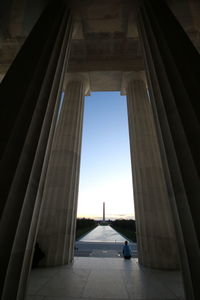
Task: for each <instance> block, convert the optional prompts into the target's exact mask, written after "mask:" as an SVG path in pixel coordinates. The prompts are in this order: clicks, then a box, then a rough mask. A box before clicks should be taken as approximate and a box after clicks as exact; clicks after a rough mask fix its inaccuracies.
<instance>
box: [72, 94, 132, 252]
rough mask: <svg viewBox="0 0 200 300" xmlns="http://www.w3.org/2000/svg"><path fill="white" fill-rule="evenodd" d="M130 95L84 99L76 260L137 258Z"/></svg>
mask: <svg viewBox="0 0 200 300" xmlns="http://www.w3.org/2000/svg"><path fill="white" fill-rule="evenodd" d="M135 232H136V229H135V213H134V202H133V188H132V173H131V159H130V145H129V132H128V116H127V104H126V97H125V96H121V95H120V93H119V92H94V93H92V95H91V96H87V97H85V109H84V121H83V138H82V151H81V168H80V184H79V198H78V211H77V230H76V245H75V256H89V257H94V256H98V257H99V256H101V257H102V256H103V257H113V256H115V257H120V256H121V255H122V245H123V244H124V241H125V240H128V241H129V242H130V243H131V248H132V254H133V256H134V257H136V256H137V246H136V233H135Z"/></svg>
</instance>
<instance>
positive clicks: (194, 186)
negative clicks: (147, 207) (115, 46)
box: [137, 0, 200, 300]
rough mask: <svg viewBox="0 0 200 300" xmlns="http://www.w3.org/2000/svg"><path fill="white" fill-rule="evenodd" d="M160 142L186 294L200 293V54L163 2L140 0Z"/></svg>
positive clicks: (141, 29)
mask: <svg viewBox="0 0 200 300" xmlns="http://www.w3.org/2000/svg"><path fill="white" fill-rule="evenodd" d="M138 4H139V5H138V15H137V19H138V29H139V34H140V39H141V42H142V47H143V52H144V58H145V64H146V71H147V76H148V85H149V88H150V95H151V101H152V106H153V112H154V116H155V120H156V124H157V129H158V130H157V131H158V133H159V146H160V149H161V153H162V161H163V163H164V165H165V167H164V172H165V178H166V182H167V186H168V190H169V191H170V205H171V207H172V211H173V218H174V223H175V228H176V233H177V241H178V248H179V254H180V261H181V267H182V274H183V279H184V287H185V293H186V298H187V299H189V300H193V299H199V298H200V285H199V278H200V247H199V243H200V221H199V214H200V201H199V199H200V176H199V174H200V159H199V153H200V139H199V136H200V109H199V103H198V101H199V100H198V99H199V98H200V73H199V69H200V56H199V54H198V52H197V51H196V49H195V48H194V46H193V45H192V43H191V41H190V40H189V39H188V37H187V35H186V33H185V32H184V31H183V29H182V27H181V26H180V24H179V23H178V22H177V20H176V19H175V17H174V15H173V14H172V13H171V11H170V9H169V8H168V6H167V4H166V2H165V1H156V0H152V1H147V0H141V1H138Z"/></svg>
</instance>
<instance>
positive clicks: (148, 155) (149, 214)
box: [125, 72, 179, 269]
mask: <svg viewBox="0 0 200 300" xmlns="http://www.w3.org/2000/svg"><path fill="white" fill-rule="evenodd" d="M125 80H126V86H127V87H126V92H127V103H128V120H129V134H130V145H131V161H132V174H133V190H134V202H135V214H136V228H137V242H138V253H139V262H140V264H142V265H144V266H145V267H150V268H156V269H177V268H178V267H179V262H178V256H177V245H176V238H175V231H174V225H173V221H172V213H171V208H170V205H169V195H168V191H167V187H166V184H165V178H164V174H163V168H162V162H161V157H160V151H159V146H158V140H157V134H156V129H155V123H154V119H153V113H152V108H151V103H150V100H149V97H148V94H147V87H146V85H145V75H144V72H137V73H136V72H131V73H129V74H128V75H127V76H126V78H125Z"/></svg>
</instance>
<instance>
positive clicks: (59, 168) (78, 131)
mask: <svg viewBox="0 0 200 300" xmlns="http://www.w3.org/2000/svg"><path fill="white" fill-rule="evenodd" d="M67 77H68V83H67V85H66V88H65V91H64V100H63V104H62V109H61V112H60V115H59V119H58V123H57V128H56V131H55V137H54V141H53V145H52V151H51V157H50V162H49V167H48V172H47V178H46V183H45V189H44V195H43V202H44V205H43V211H42V215H41V221H40V227H39V232H38V238H37V241H38V243H39V245H40V247H41V249H42V251H43V252H44V253H45V258H44V259H43V261H42V262H41V264H42V265H44V266H56V265H63V264H69V263H71V262H72V260H73V251H74V240H75V227H76V212H77V198H78V184H79V169H80V152H81V140H82V125H83V109H84V96H85V94H86V93H87V91H88V84H87V80H86V79H85V78H84V77H83V76H82V75H80V74H79V75H76V76H75V75H67Z"/></svg>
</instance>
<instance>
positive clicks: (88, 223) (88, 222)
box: [76, 218, 98, 240]
mask: <svg viewBox="0 0 200 300" xmlns="http://www.w3.org/2000/svg"><path fill="white" fill-rule="evenodd" d="M97 225H98V223H97V222H96V221H95V220H93V219H87V218H82V219H79V218H78V219H76V240H77V239H79V238H80V237H81V236H83V235H85V234H86V233H88V232H90V231H91V230H92V229H94V228H95V227H96V226H97Z"/></svg>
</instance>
